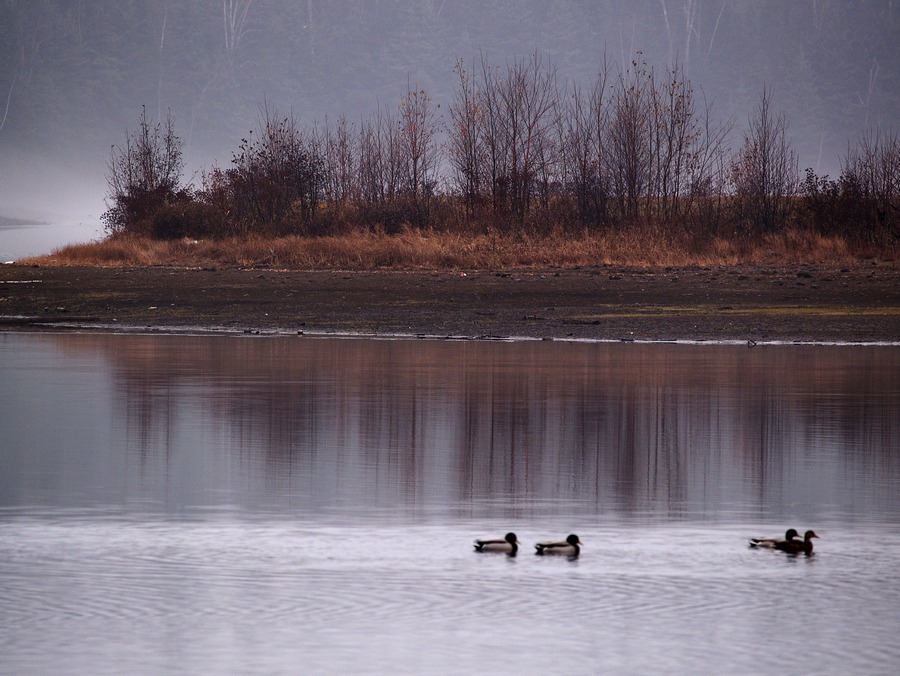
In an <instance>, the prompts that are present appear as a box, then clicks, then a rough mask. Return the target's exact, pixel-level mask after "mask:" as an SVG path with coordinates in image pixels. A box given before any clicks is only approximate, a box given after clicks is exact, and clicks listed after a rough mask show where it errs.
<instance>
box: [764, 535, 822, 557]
mask: <svg viewBox="0 0 900 676" xmlns="http://www.w3.org/2000/svg"><path fill="white" fill-rule="evenodd" d="M813 538H815V539H817V540H818V539H819V536H818V535H816V532H815V531H812V530H808V531H806V533H805V534H804V535H803V539H802V540H788V541H786V542H780V543H778V544H776V545H775V549H778V550H780V551H782V552H787V553H788V554H800V553H803V554H812V551H813Z"/></svg>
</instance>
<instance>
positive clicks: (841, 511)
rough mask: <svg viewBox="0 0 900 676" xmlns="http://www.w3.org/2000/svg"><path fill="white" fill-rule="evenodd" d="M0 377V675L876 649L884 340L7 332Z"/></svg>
mask: <svg viewBox="0 0 900 676" xmlns="http://www.w3.org/2000/svg"><path fill="white" fill-rule="evenodd" d="M0 378H2V383H3V385H2V388H0V590H2V592H0V672H2V673H10V674H12V673H30V674H32V673H38V674H50V673H53V674H56V673H74V672H78V673H92V674H102V673H116V674H119V673H159V672H179V673H472V672H475V671H479V670H483V669H491V670H496V671H499V672H502V673H523V674H529V673H537V672H549V673H583V674H592V673H661V672H665V673H750V672H760V671H771V670H776V671H779V672H785V673H809V672H823V673H891V672H893V673H896V672H897V671H898V670H900V642H898V641H897V636H898V634H900V610H898V609H900V583H898V582H897V571H898V570H900V348H896V347H839V346H780V347H775V346H759V347H756V348H753V349H748V348H746V347H737V346H691V345H623V344H586V343H559V342H517V343H501V342H437V341H405V340H394V341H377V340H357V339H315V338H309V337H235V336H165V335H99V334H88V335H75V334H66V335H51V334H27V333H6V334H0ZM788 526H793V527H796V528H798V529H800V530H801V531H802V530H805V529H807V528H814V529H815V530H816V531H817V533H818V534H819V535H820V536H821V539H820V540H818V541H817V542H816V552H815V554H813V555H812V556H809V557H807V556H799V557H792V556H788V555H784V554H782V553H780V552H773V551H757V550H754V549H751V548H749V547H748V546H747V536H752V535H775V534H779V533H783V532H784V530H785V529H786V528H787V527H788ZM508 530H513V531H515V532H516V533H517V534H518V536H519V539H520V540H521V541H522V543H523V548H522V550H521V551H520V553H519V555H518V556H517V557H515V558H510V557H507V556H504V555H479V554H475V553H474V552H473V551H472V546H471V543H472V540H473V539H474V538H476V537H480V536H486V535H491V536H496V535H502V534H503V533H505V532H506V531H508ZM570 532H575V533H577V534H578V535H579V536H580V537H581V539H582V541H583V542H584V543H585V546H584V548H583V550H582V554H581V556H580V557H579V558H578V559H576V560H571V561H570V560H567V559H564V558H555V557H551V558H548V557H537V556H534V555H533V553H532V552H533V543H534V542H536V541H538V540H543V539H557V538H560V537H564V536H565V535H567V534H568V533H570Z"/></svg>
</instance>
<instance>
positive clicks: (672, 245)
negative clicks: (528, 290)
mask: <svg viewBox="0 0 900 676" xmlns="http://www.w3.org/2000/svg"><path fill="white" fill-rule="evenodd" d="M679 233H680V231H678V230H667V229H665V228H662V227H650V228H648V227H646V226H644V227H641V228H635V229H621V230H616V231H611V232H606V233H599V234H598V233H584V234H581V235H574V236H573V235H572V234H570V233H565V234H563V233H554V234H550V235H546V236H520V235H509V234H477V235H460V234H453V233H437V232H430V231H420V230H413V229H407V230H404V231H402V232H400V233H399V234H395V235H386V234H383V233H371V232H367V231H353V232H350V233H347V234H345V235H340V236H328V237H299V236H287V237H268V238H267V237H261V236H256V235H250V236H246V237H241V238H230V239H210V240H193V239H179V240H155V239H151V238H148V237H140V236H133V235H116V236H112V237H109V238H107V239H105V240H103V241H100V242H96V243H92V244H77V245H71V246H66V247H63V248H61V249H58V250H56V251H54V252H53V253H51V254H49V255H47V256H39V257H36V258H31V259H28V260H27V261H22V262H27V263H33V264H39V265H86V266H155V265H159V266H178V267H209V266H218V267H224V266H241V267H273V268H288V269H348V270H377V269H398V270H409V269H436V270H439V269H509V268H540V267H550V266H561V267H573V266H594V265H627V266H638V267H664V266H673V267H684V266H691V265H702V266H710V265H740V264H768V265H773V264H799V263H808V264H817V265H851V264H853V263H856V262H858V261H860V260H862V259H864V258H871V257H879V258H882V259H896V258H897V254H898V251H897V250H896V249H897V248H898V247H897V246H894V247H892V248H887V249H885V248H884V247H883V246H881V247H878V248H877V249H876V248H875V247H873V246H866V245H862V244H853V245H851V244H850V243H848V241H847V240H845V239H843V238H842V237H839V236H834V235H823V234H817V233H813V232H809V231H806V230H802V229H791V230H785V231H783V232H780V233H777V234H769V235H765V236H763V237H757V238H753V239H751V238H749V237H739V236H735V237H734V238H723V237H713V238H708V239H703V240H692V239H690V238H689V237H687V236H685V235H683V234H679Z"/></svg>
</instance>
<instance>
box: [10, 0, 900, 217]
mask: <svg viewBox="0 0 900 676" xmlns="http://www.w3.org/2000/svg"><path fill="white" fill-rule="evenodd" d="M898 43H900V2H894V1H893V0H880V1H873V2H860V1H858V0H857V1H850V2H843V1H838V0H832V1H828V0H798V1H792V2H784V1H783V0H756V1H754V2H741V1H737V0H645V1H635V0H5V1H2V0H0V218H6V219H7V221H8V222H9V219H10V218H21V219H32V218H42V219H48V220H50V221H53V220H54V219H55V220H59V219H61V218H63V219H65V218H68V219H71V218H73V216H72V215H73V214H75V215H77V216H75V217H74V218H75V219H76V220H80V222H82V223H88V224H90V225H91V227H93V228H94V229H95V230H96V229H102V228H101V226H100V225H99V217H100V215H101V213H102V212H103V210H104V208H105V207H104V204H103V198H104V196H105V193H106V180H105V178H104V174H105V171H106V163H107V160H108V158H109V152H110V147H111V146H112V145H114V144H122V143H123V141H124V138H125V130H126V129H134V128H135V127H136V126H137V121H138V117H139V115H140V113H141V107H142V106H146V108H147V112H148V113H149V114H150V115H151V116H152V117H153V118H155V119H164V118H165V117H166V115H167V113H168V112H171V114H172V116H173V117H174V120H175V125H176V132H177V133H178V134H179V136H181V137H182V138H183V139H184V141H185V159H186V170H185V182H191V181H192V180H193V182H194V183H195V184H196V183H197V182H198V180H199V171H200V170H202V169H208V168H210V167H211V166H212V165H214V164H217V165H219V166H223V167H224V166H227V165H228V164H229V163H230V161H231V154H232V152H233V151H235V150H236V149H237V147H238V145H239V144H240V141H241V138H243V137H244V136H246V134H247V132H248V131H249V130H251V129H254V128H256V127H257V124H258V121H259V115H260V106H261V104H263V103H265V104H266V105H267V106H269V108H274V109H277V110H278V111H279V112H282V113H293V114H294V115H295V117H296V118H297V119H298V120H299V122H300V124H301V125H307V124H313V123H315V122H317V121H318V122H320V123H321V122H322V121H324V120H325V119H326V117H327V118H328V119H331V120H334V119H335V118H336V117H338V116H340V115H344V116H346V117H347V118H348V120H349V121H351V122H353V121H357V122H358V121H359V119H360V118H361V117H368V116H370V115H371V114H372V113H373V112H374V111H375V110H376V109H377V108H378V107H379V106H388V107H391V108H395V107H396V105H397V104H398V103H399V102H400V99H401V97H402V96H403V95H404V94H405V93H406V91H407V87H408V86H410V87H414V88H424V89H426V90H427V91H428V93H429V95H430V96H431V97H432V98H433V100H434V101H435V103H437V104H440V110H439V112H444V113H445V112H446V107H447V104H449V103H450V101H451V100H452V96H453V89H454V84H455V77H454V72H453V67H454V64H455V63H456V61H457V60H459V59H462V60H463V61H464V62H466V63H467V64H471V63H472V61H473V60H477V59H479V58H481V56H483V57H484V58H485V59H487V60H488V61H489V62H491V63H494V64H497V65H503V64H505V63H507V62H508V61H510V60H512V59H515V58H524V57H527V56H528V55H530V54H534V53H537V54H539V55H541V56H542V57H543V58H545V59H547V60H549V62H550V63H551V64H552V65H553V66H554V67H555V68H556V69H557V73H558V78H559V82H560V84H561V86H567V85H568V86H571V85H572V84H574V83H578V84H583V85H588V84H589V83H591V82H592V81H593V79H594V76H595V75H596V73H597V71H598V70H599V67H600V63H601V62H602V60H603V58H604V56H605V57H606V58H608V59H609V60H611V61H612V62H613V63H615V64H616V65H620V66H621V67H622V68H623V69H625V68H627V67H628V65H629V64H630V63H631V61H632V59H635V58H638V59H643V60H644V61H646V63H647V65H648V66H649V67H652V68H654V69H656V70H657V71H660V72H661V71H663V70H665V69H666V68H668V67H670V66H672V65H673V64H675V63H676V62H677V63H678V64H680V66H681V67H682V68H683V70H684V72H685V73H686V76H687V77H688V78H689V79H690V81H691V83H692V85H693V88H694V90H695V92H696V93H697V95H698V96H699V97H705V99H706V100H707V101H710V102H712V111H713V114H714V115H715V116H716V118H717V119H719V120H722V121H724V120H729V119H733V121H734V128H733V130H732V132H731V135H730V141H731V144H732V145H733V146H735V147H736V146H737V145H739V144H740V142H741V137H742V134H743V132H744V130H745V129H746V128H747V124H748V118H749V117H750V116H751V115H752V114H753V112H754V110H755V109H756V107H757V106H758V104H759V97H760V93H761V91H762V89H763V87H764V86H769V87H771V88H772V89H773V91H774V106H775V108H776V110H778V111H782V110H783V111H784V112H785V113H786V115H787V118H788V121H789V129H788V136H789V138H790V140H791V141H792V143H793V147H794V149H795V150H796V151H797V154H798V157H799V168H800V170H801V172H802V170H803V169H804V168H805V167H812V168H813V169H814V170H815V171H816V172H817V173H819V174H831V175H832V176H837V175H838V174H839V173H840V160H841V157H842V156H843V155H844V154H845V153H846V152H847V147H848V143H850V144H855V142H856V140H857V139H858V137H859V136H860V135H861V134H863V133H864V132H866V131H867V130H872V129H886V128H891V127H892V126H896V123H897V121H898V120H900V49H898V46H897V45H898ZM638 52H640V54H639V55H638Z"/></svg>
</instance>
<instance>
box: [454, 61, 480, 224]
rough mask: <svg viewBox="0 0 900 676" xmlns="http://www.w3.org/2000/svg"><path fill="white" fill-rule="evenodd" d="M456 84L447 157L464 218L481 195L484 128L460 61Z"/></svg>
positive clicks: (468, 74)
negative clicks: (481, 131) (462, 207)
mask: <svg viewBox="0 0 900 676" xmlns="http://www.w3.org/2000/svg"><path fill="white" fill-rule="evenodd" d="M454 70H455V71H456V77H457V84H456V90H455V92H454V94H453V102H452V103H451V104H450V108H449V120H448V126H447V160H448V162H449V163H450V166H451V167H452V169H453V173H454V183H455V186H456V190H457V191H458V192H459V194H460V195H461V196H462V198H463V202H464V204H465V210H466V219H467V220H470V219H472V218H473V217H474V216H475V213H476V209H477V206H478V204H479V201H480V198H481V197H482V195H483V188H484V185H483V184H484V174H485V157H484V152H485V151H484V143H483V141H482V138H481V136H480V130H481V129H483V128H484V119H483V118H484V109H483V107H481V106H480V105H479V102H478V92H477V90H476V88H475V87H476V84H475V80H474V74H473V72H470V71H467V70H466V69H465V66H464V65H463V62H462V61H461V60H460V61H457V62H456V66H455V67H454Z"/></svg>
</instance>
